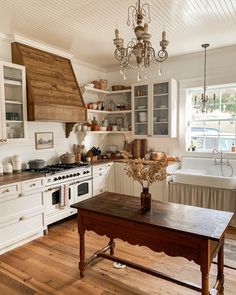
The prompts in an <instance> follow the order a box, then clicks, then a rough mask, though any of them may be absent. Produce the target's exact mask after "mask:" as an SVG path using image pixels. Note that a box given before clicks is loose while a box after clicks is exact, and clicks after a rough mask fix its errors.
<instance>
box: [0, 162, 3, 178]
mask: <svg viewBox="0 0 236 295" xmlns="http://www.w3.org/2000/svg"><path fill="white" fill-rule="evenodd" d="M0 175H3V165H2V163H1V162H0Z"/></svg>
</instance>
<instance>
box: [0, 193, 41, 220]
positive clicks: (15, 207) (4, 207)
mask: <svg viewBox="0 0 236 295" xmlns="http://www.w3.org/2000/svg"><path fill="white" fill-rule="evenodd" d="M42 208H43V193H42V192H38V193H34V194H32V195H30V196H23V194H20V195H19V196H17V197H16V198H15V199H12V200H10V201H7V202H3V203H2V204H1V206H0V223H1V222H5V221H7V220H9V219H12V218H15V217H17V216H19V215H21V214H26V213H29V211H30V210H31V211H32V210H34V209H35V210H36V209H39V210H40V209H42Z"/></svg>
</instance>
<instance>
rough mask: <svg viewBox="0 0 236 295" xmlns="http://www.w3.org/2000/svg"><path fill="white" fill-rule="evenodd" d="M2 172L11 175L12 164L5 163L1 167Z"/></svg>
mask: <svg viewBox="0 0 236 295" xmlns="http://www.w3.org/2000/svg"><path fill="white" fill-rule="evenodd" d="M3 172H4V174H12V173H13V167H12V164H11V163H9V162H7V163H5V164H4V166H3Z"/></svg>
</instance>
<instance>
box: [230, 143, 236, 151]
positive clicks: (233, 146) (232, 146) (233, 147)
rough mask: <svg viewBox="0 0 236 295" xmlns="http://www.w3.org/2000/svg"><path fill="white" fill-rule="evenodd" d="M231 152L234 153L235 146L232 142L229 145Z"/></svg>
mask: <svg viewBox="0 0 236 295" xmlns="http://www.w3.org/2000/svg"><path fill="white" fill-rule="evenodd" d="M231 152H236V146H235V144H234V142H232V145H231Z"/></svg>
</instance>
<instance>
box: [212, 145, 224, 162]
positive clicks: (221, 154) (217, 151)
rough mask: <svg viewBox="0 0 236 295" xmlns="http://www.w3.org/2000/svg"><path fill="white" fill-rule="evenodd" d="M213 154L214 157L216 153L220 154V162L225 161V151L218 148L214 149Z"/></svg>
mask: <svg viewBox="0 0 236 295" xmlns="http://www.w3.org/2000/svg"><path fill="white" fill-rule="evenodd" d="M212 154H213V157H214V154H220V163H223V152H222V151H219V150H217V149H213V151H212ZM215 164H217V162H216V157H215Z"/></svg>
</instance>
